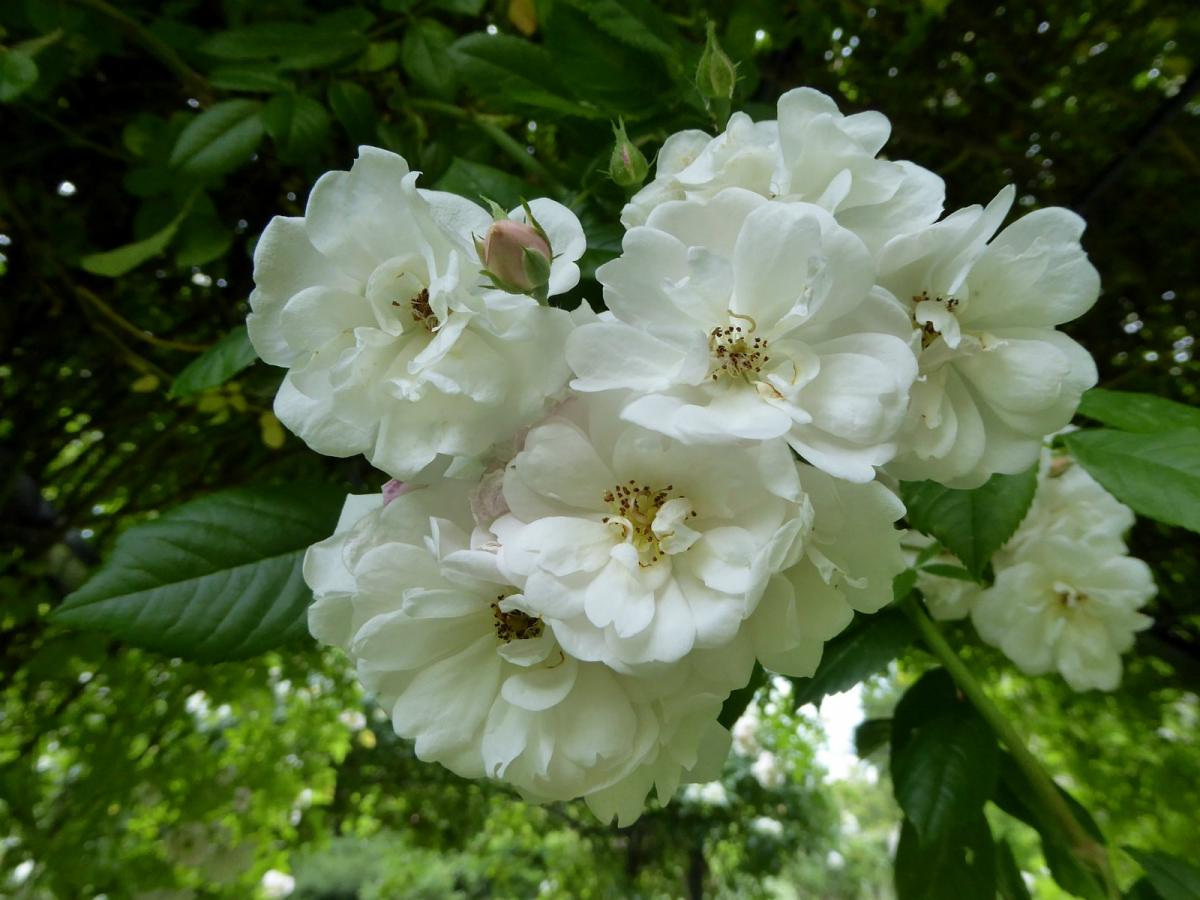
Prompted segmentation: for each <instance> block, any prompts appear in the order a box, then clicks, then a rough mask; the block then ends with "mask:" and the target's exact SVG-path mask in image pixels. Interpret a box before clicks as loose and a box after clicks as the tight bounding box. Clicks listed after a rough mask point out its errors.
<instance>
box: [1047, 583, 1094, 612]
mask: <svg viewBox="0 0 1200 900" xmlns="http://www.w3.org/2000/svg"><path fill="white" fill-rule="evenodd" d="M1054 599H1055V600H1057V601H1058V605H1059V606H1061V607H1062V608H1063V609H1076V608H1077V607H1079V606H1082V605H1083V604H1084V603H1086V602H1087V599H1088V596H1087V594H1083V593H1080V592H1079V591H1077V590H1075V588H1073V587H1070V586H1069V585H1065V584H1061V583H1060V584H1055V585H1054Z"/></svg>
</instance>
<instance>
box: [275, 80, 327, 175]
mask: <svg viewBox="0 0 1200 900" xmlns="http://www.w3.org/2000/svg"><path fill="white" fill-rule="evenodd" d="M262 121H263V125H264V126H265V127H266V129H267V134H269V135H270V136H271V140H273V141H274V142H275V146H276V147H278V148H279V157H280V159H283V160H284V161H301V160H304V159H308V158H309V157H312V156H315V155H317V154H318V153H319V151H320V150H321V148H322V145H323V144H324V143H325V141H326V140H328V138H329V113H327V112H326V111H325V107H324V106H322V105H321V104H320V103H318V102H317V101H316V100H313V99H312V98H311V97H306V96H304V95H303V94H277V95H276V96H274V97H272V98H271V99H270V100H269V101H268V102H267V105H266V106H264V107H263V111H262Z"/></svg>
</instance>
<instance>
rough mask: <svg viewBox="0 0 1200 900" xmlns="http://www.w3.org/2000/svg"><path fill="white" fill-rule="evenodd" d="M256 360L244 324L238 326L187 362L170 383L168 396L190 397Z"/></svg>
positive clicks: (217, 384) (223, 380) (219, 382)
mask: <svg viewBox="0 0 1200 900" xmlns="http://www.w3.org/2000/svg"><path fill="white" fill-rule="evenodd" d="M255 359H257V354H256V353H255V352H254V347H253V346H251V344H250V337H249V336H248V335H247V334H246V326H245V325H239V326H238V327H237V328H235V329H233V331H231V332H229V333H228V334H227V335H225V336H224V337H223V338H221V339H220V340H219V341H217V342H216V343H215V344H213V345H212V346H211V347H209V348H208V349H207V350H205V351H204V353H202V354H200V356H198V357H196V358H195V359H194V360H192V361H191V363H189V364H188V366H187V368H185V369H184V370H183V371H182V372H180V373H179V376H178V377H177V378H176V379H175V381H174V382H173V383H172V385H171V391H170V396H172V397H189V396H191V395H192V394H198V393H200V392H201V391H207V390H209V389H210V388H215V387H218V386H220V385H222V384H224V383H225V382H226V381H228V380H229V379H230V378H232V377H233V376H234V375H236V374H237V373H238V372H240V371H242V369H244V368H246V367H247V366H248V365H250V364H251V363H252V362H254V360H255Z"/></svg>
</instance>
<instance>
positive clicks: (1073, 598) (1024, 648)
mask: <svg viewBox="0 0 1200 900" xmlns="http://www.w3.org/2000/svg"><path fill="white" fill-rule="evenodd" d="M1154 592H1155V587H1154V579H1153V576H1152V575H1151V573H1150V568H1149V566H1147V565H1146V564H1145V563H1144V562H1142V561H1141V560H1140V559H1134V558H1132V557H1129V556H1116V555H1113V554H1112V553H1111V552H1110V550H1109V548H1100V549H1099V551H1098V550H1097V548H1096V547H1095V546H1093V545H1088V544H1086V543H1081V542H1077V541H1074V540H1071V539H1069V538H1068V539H1064V538H1056V537H1047V538H1045V539H1044V540H1043V541H1041V542H1040V543H1038V544H1036V545H1033V546H1030V547H1029V548H1027V549H1026V550H1024V551H1023V552H1022V554H1021V556H1020V561H1018V562H1015V563H1013V564H1012V565H1010V566H1008V567H1007V568H1004V569H1001V570H1000V571H998V572H997V573H996V582H995V584H993V585H992V587H990V588H988V589H987V590H985V591H984V592H983V594H982V595H981V596H980V598H979V602H978V603H977V604H976V605H975V608H974V609H973V610H972V613H971V619H972V621H973V622H974V623H975V628H976V630H978V632H979V634H980V636H981V637H982V638H983V639H984V640H985V641H987V642H988V643H989V644H992V645H993V646H996V647H999V648H1000V649H1001V650H1002V651H1003V652H1004V654H1005V655H1006V656H1008V657H1009V658H1010V659H1011V660H1012V661H1013V662H1015V663H1016V664H1017V666H1018V667H1019V668H1020V669H1021V670H1022V671H1023V672H1026V673H1027V674H1030V675H1041V674H1044V673H1046V672H1051V671H1055V670H1057V671H1058V672H1059V673H1060V674H1061V675H1062V676H1063V678H1065V679H1066V680H1067V683H1068V684H1070V685H1071V687H1073V688H1074V689H1075V690H1077V691H1084V690H1088V689H1089V688H1098V689H1100V690H1106V691H1111V690H1113V689H1114V688H1116V686H1117V685H1118V684H1119V683H1120V680H1121V654H1122V653H1124V652H1125V651H1126V650H1128V649H1129V648H1130V647H1131V646H1133V640H1134V634H1135V633H1136V632H1138V631H1141V630H1143V629H1145V628H1148V627H1149V626H1150V624H1151V622H1152V621H1153V620H1152V619H1151V618H1150V617H1149V616H1146V615H1143V614H1141V613H1139V612H1137V610H1138V609H1139V608H1141V607H1142V606H1143V605H1145V604H1146V602H1147V601H1148V600H1149V599H1150V598H1151V597H1152V596H1154Z"/></svg>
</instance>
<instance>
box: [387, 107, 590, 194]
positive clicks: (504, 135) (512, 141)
mask: <svg viewBox="0 0 1200 900" xmlns="http://www.w3.org/2000/svg"><path fill="white" fill-rule="evenodd" d="M408 103H409V105H410V106H411V107H413V108H414V109H423V110H427V111H428V112H434V113H439V114H441V115H443V116H447V117H449V118H452V119H458V120H459V121H462V122H470V123H471V124H472V125H474V126H475V127H476V128H478V129H479V130H480V131H482V132H483V133H484V134H485V135H487V137H488V138H489V139H490V140H491V141H492V143H494V144H495V145H496V146H497V147H499V148H500V149H501V150H503V151H504V152H505V153H507V154H508V155H509V156H510V157H511V158H512V160H513V162H515V163H516V164H517V165H519V166H520V167H521V168H523V169H524V170H525V171H527V172H528V173H529V174H530V175H533V176H534V177H536V178H538V179H539V180H540V181H541V182H542V183H543V184H545V185H546V187H548V188H549V189H550V190H552V191H554V193H556V194H558V195H559V196H565V195H566V194H568V193H569V191H568V190H567V188H566V185H564V184H563V183H562V182H561V181H559V179H558V178H557V177H556V176H555V175H554V173H553V172H551V171H550V170H549V169H548V168H546V166H545V165H543V164H542V163H541V161H539V160H538V159H536V158H535V157H534V156H532V155H531V154H530V153H529V152H528V151H527V150H526V149H525V146H524V145H523V144H522V143H521V142H520V141H518V140H517V139H516V138H514V137H513V136H512V135H510V134H509V133H508V132H507V131H505V130H504V129H503V128H500V127H499V126H498V125H495V124H494V123H492V122H489V121H487V120H486V119H484V118H482V117H481V116H478V115H476V114H475V113H472V112H470V111H469V110H465V109H461V108H460V107H457V106H455V105H454V104H452V103H443V102H441V101H440V100H428V99H425V98H424V97H413V98H410V99H409V101H408Z"/></svg>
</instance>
